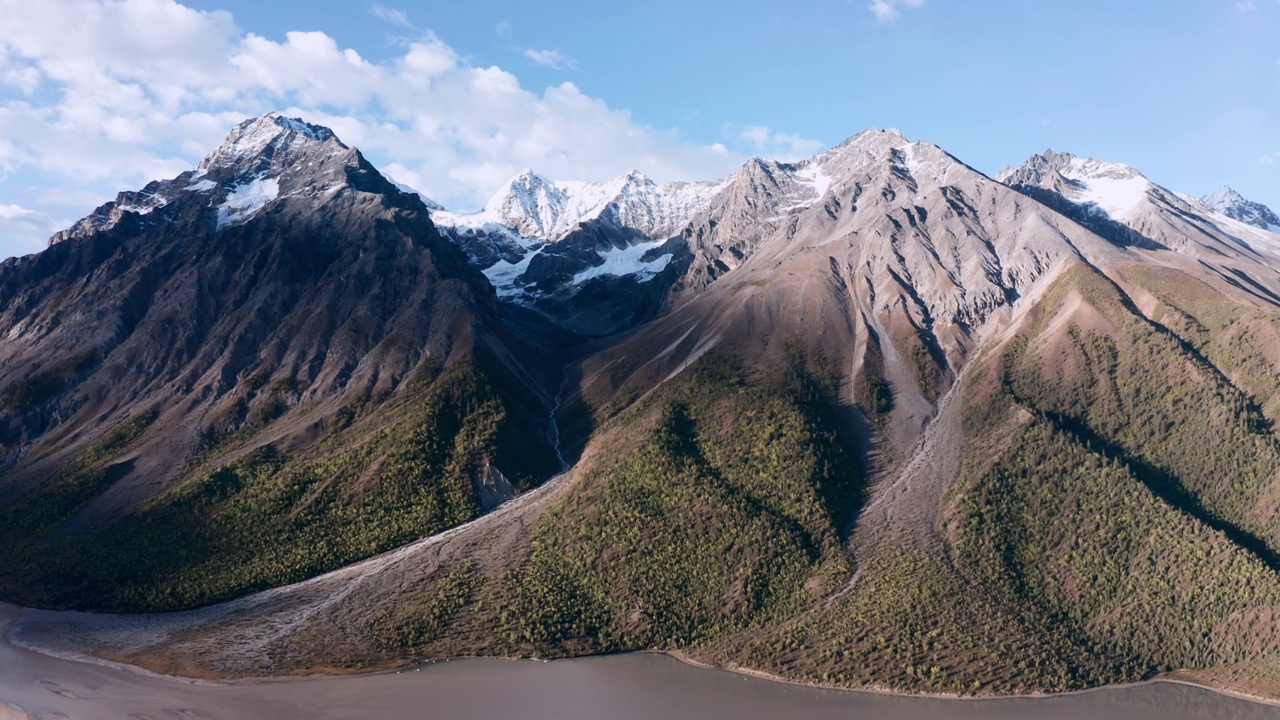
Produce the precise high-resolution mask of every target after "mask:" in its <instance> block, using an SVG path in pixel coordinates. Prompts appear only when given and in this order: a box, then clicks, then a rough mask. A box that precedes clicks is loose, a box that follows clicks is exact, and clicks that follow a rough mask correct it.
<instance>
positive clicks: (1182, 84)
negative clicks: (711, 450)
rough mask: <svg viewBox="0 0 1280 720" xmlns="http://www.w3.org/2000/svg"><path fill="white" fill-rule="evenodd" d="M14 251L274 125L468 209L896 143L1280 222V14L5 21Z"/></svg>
mask: <svg viewBox="0 0 1280 720" xmlns="http://www.w3.org/2000/svg"><path fill="white" fill-rule="evenodd" d="M0 17H3V18H4V21H3V22H0V257H4V256H8V255H14V254H24V253H27V252H33V251H36V250H38V249H39V248H41V247H42V246H43V244H44V242H45V240H46V239H47V238H48V236H49V235H50V234H51V233H52V232H53V231H55V230H57V229H59V228H61V227H64V226H66V225H67V224H69V223H70V222H72V221H74V220H75V219H77V218H79V217H82V216H83V215H85V214H87V213H88V212H89V211H90V210H92V208H93V207H94V206H96V205H97V204H99V203H101V202H103V201H105V200H107V199H110V198H111V197H113V196H114V193H115V192H116V191H117V190H121V189H132V188H137V187H141V186H142V185H144V184H145V183H146V181H147V180H149V179H153V178H157V177H168V176H172V175H174V174H176V173H177V172H179V171H181V170H183V169H187V168H190V167H192V166H194V164H195V163H196V162H198V161H199V159H200V158H201V157H202V156H203V155H204V154H205V153H206V152H208V151H209V150H210V149H212V148H213V147H214V146H216V145H217V144H218V142H219V141H220V140H221V138H222V137H223V136H225V134H226V132H227V130H228V129H229V128H230V127H231V125H233V124H234V123H235V122H236V121H237V120H239V119H241V118H242V117H245V116H248V115H257V114H261V113H263V112H266V111H268V110H282V111H287V112H290V113H291V114H299V115H302V116H303V117H304V118H306V119H308V120H311V121H313V122H320V123H323V124H327V125H330V126H331V127H333V128H334V129H335V130H337V131H338V133H339V135H340V136H342V137H343V138H344V139H345V140H347V141H348V142H349V143H351V144H355V145H357V146H359V147H361V148H362V149H363V150H364V151H365V153H366V155H368V156H369V158H370V159H371V160H372V161H373V162H374V163H375V164H377V165H378V166H379V167H381V168H383V170H384V171H385V172H387V173H388V174H390V175H392V176H393V177H394V178H396V179H398V180H400V181H402V182H406V183H408V184H411V185H414V186H415V187H417V188H418V189H420V190H422V191H423V192H425V193H426V194H428V195H430V196H432V197H433V198H435V199H437V200H439V201H441V202H443V203H445V204H446V205H447V206H449V207H451V208H454V209H459V210H468V209H475V208H476V207H478V206H479V205H480V204H481V203H483V201H484V199H485V198H486V197H487V196H488V195H489V194H490V193H492V192H493V191H494V190H496V189H497V187H498V186H499V185H500V184H501V183H502V181H503V180H505V179H506V178H508V177H510V176H511V175H512V174H514V173H515V172H517V171H518V170H520V169H521V168H523V167H525V166H530V167H533V168H534V169H535V170H538V171H539V172H542V173H544V174H546V175H549V176H551V177H555V178H558V179H586V180H591V179H604V178H606V177H610V176H612V175H617V174H621V173H623V172H626V171H627V170H630V169H632V168H637V169H640V170H643V171H645V172H646V173H648V174H650V175H651V176H653V177H654V178H655V179H658V180H669V179H677V178H709V177H716V176H720V175H723V174H726V173H728V172H730V171H732V170H733V169H734V168H735V167H736V166H737V165H738V164H739V163H741V162H742V161H743V159H745V158H746V157H748V156H750V155H765V156H773V157H779V158H784V159H786V158H796V157H802V156H805V155H809V154H812V153H813V152H815V151H817V150H820V149H823V148H825V147H828V146H830V145H834V144H836V143H838V142H840V141H841V140H843V139H844V138H845V137H847V136H849V135H852V134H854V133H855V132H857V131H859V130H862V129H864V128H866V127H896V128H898V129H899V130H902V131H903V132H904V133H905V134H906V135H907V136H908V137H910V138H912V139H925V140H930V141H933V142H936V143H938V144H939V145H941V146H942V147H943V148H945V149H947V150H948V151H950V152H951V153H953V154H954V155H956V156H957V157H959V158H960V159H961V160H963V161H965V162H967V163H969V164H970V165H973V166H974V167H977V168H978V169H979V170H982V171H984V172H987V173H992V174H994V173H995V172H996V171H998V170H999V169H1000V168H1001V167H1003V166H1004V165H1008V164H1017V163H1020V162H1022V161H1023V160H1024V159H1025V158H1026V157H1027V156H1029V155H1031V154H1032V153H1035V152H1039V151H1041V150H1044V149H1046V148H1053V149H1057V150H1065V151H1069V152H1073V153H1076V154H1079V155H1088V156H1093V157H1098V158H1100V159H1105V160H1112V161H1119V162H1126V163H1129V164H1132V165H1134V166H1136V167H1137V168H1139V169H1140V170H1142V171H1143V172H1144V173H1146V174H1147V175H1148V176H1149V177H1151V178H1152V179H1153V180H1155V181H1156V182H1158V183H1160V184H1163V185H1165V186H1167V187H1170V188H1173V189H1175V190H1180V191H1184V192H1189V193H1192V194H1196V195H1200V194H1204V193H1207V192H1209V191H1211V190H1213V189H1214V188H1215V187H1217V186H1218V185H1221V184H1230V185H1232V186H1233V187H1235V188H1236V189H1237V190H1239V191H1241V192H1242V193H1244V194H1245V195H1246V196H1249V197H1251V198H1253V199H1255V200H1258V201H1260V202H1263V203H1266V204H1268V205H1271V206H1272V207H1273V208H1275V209H1280V42H1277V38H1280V0H1180V1H1174V2H1166V3H1161V4H1159V5H1155V4H1152V3H1137V2H1124V3H1116V2H1101V1H1092V0H1084V1H1082V0H1076V1H1073V2H1064V1H1052V0H1042V1H1039V2H1026V0H1004V1H1000V2H997V1H995V0H963V1H962V0H849V1H847V2H845V1H839V2H822V1H818V2H809V3H805V4H804V5H803V7H801V8H792V7H788V6H787V5H783V4H781V3H761V2H736V3H734V2H696V1H694V0H685V1H684V2H668V1H666V0H651V1H650V2H646V3H599V2H576V1H575V2H555V3H551V2H548V3H527V2H519V3H517V2H487V3H486V2H452V3H443V2H433V3H408V2H400V3H397V2H395V0H387V1H386V2H381V3H361V2H308V3H302V2H289V1H276V2H272V3H263V2H240V1H236V0H213V1H211V2H204V1H197V0H186V2H185V3H178V2H174V1H173V0H42V2H40V3H32V2H27V1H25V0H0Z"/></svg>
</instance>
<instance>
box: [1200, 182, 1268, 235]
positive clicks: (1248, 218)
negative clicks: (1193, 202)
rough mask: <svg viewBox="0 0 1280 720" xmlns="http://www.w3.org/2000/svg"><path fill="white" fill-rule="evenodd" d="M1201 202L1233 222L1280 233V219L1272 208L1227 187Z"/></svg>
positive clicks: (1209, 195)
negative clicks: (1236, 221)
mask: <svg viewBox="0 0 1280 720" xmlns="http://www.w3.org/2000/svg"><path fill="white" fill-rule="evenodd" d="M1200 201H1201V202H1203V203H1204V204H1205V205H1208V206H1209V207H1210V208H1211V209H1213V211H1214V212H1217V213H1221V214H1223V215H1226V216H1227V217H1229V218H1231V219H1232V220H1238V221H1240V222H1242V223H1245V224H1247V225H1252V226H1254V227H1256V228H1261V229H1262V230H1267V231H1270V232H1273V233H1280V217H1277V216H1276V214H1275V212H1273V211H1272V210H1271V208H1269V207H1267V206H1266V205H1263V204H1262V203H1256V202H1253V201H1252V200H1249V199H1248V198H1246V197H1245V196H1243V195H1241V194H1240V193H1238V192H1236V191H1235V190H1232V189H1231V188H1229V187H1227V186H1226V185H1223V186H1222V187H1220V188H1218V189H1217V190H1214V191H1213V192H1211V193H1209V194H1208V195H1205V196H1204V197H1202V198H1200Z"/></svg>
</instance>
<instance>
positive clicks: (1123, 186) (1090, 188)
mask: <svg viewBox="0 0 1280 720" xmlns="http://www.w3.org/2000/svg"><path fill="white" fill-rule="evenodd" d="M1062 174H1063V175H1064V176H1065V177H1067V178H1068V179H1070V180H1074V181H1075V182H1077V183H1079V184H1080V186H1081V189H1080V192H1078V193H1076V194H1075V195H1074V197H1072V200H1073V201H1075V202H1076V203H1078V204H1081V205H1092V206H1094V207H1095V208H1097V209H1098V210H1100V211H1101V212H1104V213H1106V214H1107V215H1108V216H1109V217H1111V218H1112V219H1113V220H1124V219H1125V218H1126V217H1128V216H1129V215H1130V214H1132V213H1133V212H1134V211H1135V210H1137V209H1138V208H1139V207H1140V206H1141V205H1142V203H1143V202H1145V201H1146V200H1147V193H1148V191H1149V190H1150V189H1151V187H1152V185H1151V181H1150V180H1148V179H1146V178H1145V177H1143V175H1142V173H1140V172H1138V171H1137V170H1134V169H1133V168H1131V167H1129V166H1128V165H1121V164H1119V163H1107V162H1101V161H1099V160H1092V159H1089V158H1072V159H1071V162H1070V163H1069V164H1068V165H1067V168H1066V170H1065V172H1063V173H1062Z"/></svg>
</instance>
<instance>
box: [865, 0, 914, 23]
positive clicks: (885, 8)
mask: <svg viewBox="0 0 1280 720" xmlns="http://www.w3.org/2000/svg"><path fill="white" fill-rule="evenodd" d="M923 4H924V0H874V2H872V3H871V4H870V5H869V6H868V8H869V9H870V10H871V14H872V15H875V17H876V20H879V21H880V22H884V23H887V22H893V21H894V20H897V19H898V15H899V14H900V13H901V9H902V8H917V7H920V6H921V5H923Z"/></svg>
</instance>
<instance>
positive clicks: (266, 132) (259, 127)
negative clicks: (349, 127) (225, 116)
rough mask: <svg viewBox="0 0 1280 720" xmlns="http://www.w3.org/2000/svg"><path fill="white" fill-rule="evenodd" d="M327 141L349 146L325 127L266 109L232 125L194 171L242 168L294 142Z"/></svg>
mask: <svg viewBox="0 0 1280 720" xmlns="http://www.w3.org/2000/svg"><path fill="white" fill-rule="evenodd" d="M330 140H332V141H333V145H334V149H335V150H348V149H350V148H348V147H347V146H346V145H344V144H343V143H342V141H340V140H338V138H337V135H335V134H334V132H333V131H332V130H330V129H329V128H326V127H322V126H320V125H312V124H311V123H308V122H305V121H303V120H302V119H300V118H288V117H285V116H283V115H281V114H280V113H277V112H269V113H267V114H266V115H263V116H262V117H257V118H250V119H248V120H245V121H244V122H242V123H240V124H239V125H237V126H235V128H234V129H232V130H231V133H230V134H229V135H227V139H226V140H225V141H223V143H222V145H221V146H219V147H218V148H217V149H216V150H214V151H213V152H211V153H209V155H208V156H207V157H205V159H204V160H202V161H201V162H200V164H199V165H198V166H196V172H197V173H202V174H203V173H207V172H210V171H212V170H216V169H220V168H243V167H244V166H245V165H250V164H253V163H255V162H261V161H262V160H267V161H270V160H271V159H272V158H273V157H274V156H275V155H276V154H281V153H287V152H288V151H289V150H291V149H296V146H298V145H304V146H305V145H307V144H310V143H325V142H328V141H330Z"/></svg>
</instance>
